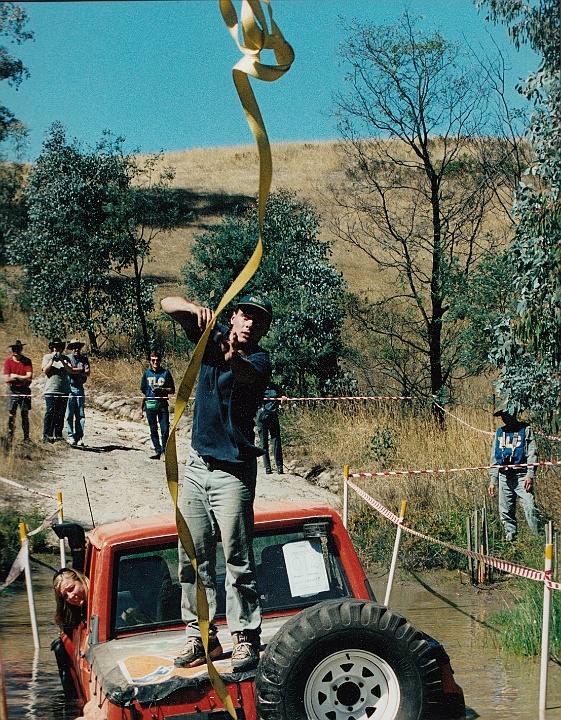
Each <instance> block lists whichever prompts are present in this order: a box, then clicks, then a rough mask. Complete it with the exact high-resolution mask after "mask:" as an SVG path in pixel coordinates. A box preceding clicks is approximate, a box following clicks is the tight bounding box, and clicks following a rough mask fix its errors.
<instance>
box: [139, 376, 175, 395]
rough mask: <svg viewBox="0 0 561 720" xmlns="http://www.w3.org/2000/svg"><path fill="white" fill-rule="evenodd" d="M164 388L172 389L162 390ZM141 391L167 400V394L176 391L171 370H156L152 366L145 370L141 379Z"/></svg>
mask: <svg viewBox="0 0 561 720" xmlns="http://www.w3.org/2000/svg"><path fill="white" fill-rule="evenodd" d="M162 388H170V390H162ZM140 392H141V393H143V394H144V395H146V397H148V398H154V397H157V398H160V399H161V400H165V401H166V402H167V396H168V395H169V394H170V393H171V394H173V393H174V392H175V385H174V384H173V378H172V376H171V373H170V371H169V370H164V369H163V368H162V369H161V370H160V372H154V371H153V370H151V369H150V368H148V369H147V370H145V371H144V375H143V376H142V380H141V381H140Z"/></svg>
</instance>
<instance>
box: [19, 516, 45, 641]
mask: <svg viewBox="0 0 561 720" xmlns="http://www.w3.org/2000/svg"><path fill="white" fill-rule="evenodd" d="M19 536H20V541H21V544H22V546H23V545H26V546H27V552H26V553H25V560H24V563H23V569H24V572H25V584H26V587H27V602H28V603H29V617H30V619H31V631H32V633H33V642H34V644H35V648H36V649H37V648H40V647H41V643H40V642H39V631H38V629H37V615H36V613H35V600H34V598H33V585H32V583H31V565H30V563H29V540H28V539H27V530H26V529H25V523H22V522H20V524H19Z"/></svg>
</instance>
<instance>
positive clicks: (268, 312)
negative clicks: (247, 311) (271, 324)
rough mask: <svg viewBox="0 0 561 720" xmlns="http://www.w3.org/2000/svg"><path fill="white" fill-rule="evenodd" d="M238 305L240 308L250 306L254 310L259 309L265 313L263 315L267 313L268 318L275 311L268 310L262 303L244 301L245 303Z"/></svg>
mask: <svg viewBox="0 0 561 720" xmlns="http://www.w3.org/2000/svg"><path fill="white" fill-rule="evenodd" d="M238 307H239V308H244V307H250V308H253V309H254V310H259V311H260V312H261V313H263V315H266V316H267V317H268V318H272V317H273V313H272V312H270V311H269V310H266V309H265V308H264V307H261V305H254V304H253V303H248V302H244V303H238Z"/></svg>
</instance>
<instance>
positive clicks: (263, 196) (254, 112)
mask: <svg viewBox="0 0 561 720" xmlns="http://www.w3.org/2000/svg"><path fill="white" fill-rule="evenodd" d="M262 3H263V4H264V5H266V7H267V10H268V17H269V24H270V26H271V30H270V31H269V29H268V27H267V21H266V18H265V14H264V12H263V9H262V7H261V2H260V0H243V3H242V11H241V33H242V40H241V41H240V39H239V32H240V26H239V24H238V17H237V14H236V11H235V9H234V6H233V4H232V2H231V0H220V11H221V13H222V17H223V19H224V22H225V23H226V25H227V26H228V29H229V31H230V33H231V35H232V37H233V38H234V40H235V41H236V43H237V45H238V47H239V49H240V50H241V52H242V53H243V55H244V57H243V58H242V59H241V60H240V61H239V62H238V63H237V64H236V65H235V66H234V68H233V70H232V75H233V80H234V84H235V86H236V90H237V92H238V96H239V98H240V102H241V104H242V107H243V109H244V112H245V116H246V119H247V122H248V124H249V127H250V129H251V132H252V133H253V136H254V138H255V141H256V143H257V148H258V151H259V196H258V219H259V239H258V241H257V245H256V247H255V250H254V251H253V254H252V256H251V258H250V259H249V260H248V262H247V264H246V265H245V267H244V268H243V270H242V271H241V272H240V274H239V275H238V276H237V277H236V278H235V280H234V281H233V282H232V284H231V285H230V287H229V288H228V290H226V292H225V293H224V296H223V297H222V299H221V300H220V302H219V304H218V307H217V308H216V310H215V312H214V314H213V322H212V323H209V325H208V326H207V327H206V329H205V331H204V332H203V334H202V336H201V338H200V340H199V342H198V343H197V346H196V347H195V350H194V352H193V356H192V357H191V361H190V363H189V366H188V367H187V370H186V371H185V375H184V377H183V379H182V381H181V384H180V386H179V390H178V392H177V399H176V402H175V411H174V416H173V424H172V428H171V431H170V434H169V439H168V442H167V445H166V475H167V482H168V488H169V491H170V495H171V497H172V499H173V503H174V507H175V516H176V524H177V533H178V536H179V539H180V541H181V544H182V546H183V548H184V550H185V552H186V553H187V555H188V557H189V560H190V562H191V565H192V567H193V569H194V571H195V574H196V584H197V615H198V622H199V629H200V631H201V638H202V641H203V645H204V649H205V654H206V660H207V666H208V674H209V678H210V681H211V683H212V686H213V688H214V689H215V691H216V693H217V694H218V697H219V698H220V699H221V701H222V703H223V704H224V707H225V708H226V710H227V711H228V713H229V714H230V716H231V717H232V718H234V720H235V718H236V717H237V716H236V711H235V709H234V705H233V702H232V699H231V698H230V696H229V694H228V692H227V690H226V688H225V686H224V683H223V682H222V679H221V677H220V675H219V674H218V672H217V671H216V669H215V667H214V665H213V664H212V661H211V659H210V656H209V652H208V633H209V609H208V602H207V597H206V592H205V589H204V585H203V583H202V580H201V579H200V577H199V573H198V565H197V557H196V553H195V547H194V544H193V538H192V536H191V533H190V531H189V528H188V526H187V523H186V522H185V518H184V517H183V515H182V514H181V511H180V510H179V508H178V506H177V497H178V489H179V473H178V467H177V446H176V439H175V431H176V427H177V424H178V422H179V420H180V418H181V416H182V415H183V413H184V411H185V408H186V406H187V403H188V401H189V397H190V396H191V391H192V389H193V386H194V384H195V381H196V379H197V375H198V372H199V368H200V364H201V361H202V358H203V354H204V351H205V347H206V344H207V341H208V338H209V335H210V333H211V331H212V328H213V326H214V322H215V321H216V318H218V316H219V315H220V313H221V312H222V310H223V309H224V308H225V307H226V306H227V305H228V303H229V302H231V300H233V299H234V297H236V295H238V293H239V292H240V291H241V290H242V289H243V288H244V287H245V285H246V284H247V283H248V282H249V280H250V279H251V278H252V277H253V275H254V274H255V272H256V271H257V268H258V267H259V264H260V262H261V257H262V255H263V240H262V234H263V224H264V220H265V207H266V204H267V198H268V196H269V190H270V188H271V180H272V176H273V163H272V157H271V146H270V144H269V139H268V137H267V131H266V130H265V124H264V123H263V118H262V116H261V112H260V110H259V107H258V105H257V101H256V99H255V95H254V93H253V90H252V88H251V84H250V82H249V76H251V77H254V78H257V79H258V80H265V81H268V82H272V81H274V80H277V79H278V78H279V77H281V76H282V75H284V73H285V72H286V71H287V70H288V69H289V68H290V66H291V64H292V62H293V60H294V51H293V50H292V48H291V47H290V45H289V44H288V43H287V42H286V40H285V39H284V37H283V35H282V33H281V31H280V30H279V28H278V26H277V25H276V23H275V22H274V20H273V13H272V9H271V6H270V3H269V0H262ZM263 50H272V51H273V52H274V54H275V60H276V65H266V64H263V63H261V61H260V57H261V52H262V51H263Z"/></svg>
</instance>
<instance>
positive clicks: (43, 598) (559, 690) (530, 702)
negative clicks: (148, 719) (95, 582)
mask: <svg viewBox="0 0 561 720" xmlns="http://www.w3.org/2000/svg"><path fill="white" fill-rule="evenodd" d="M51 577H52V575H51V573H49V571H48V570H45V569H39V570H34V573H33V578H34V594H35V600H36V605H37V617H38V623H39V634H40V639H41V645H42V647H41V649H40V650H39V651H38V652H37V653H35V651H34V648H33V638H32V634H31V628H30V623H29V612H28V608H27V595H26V592H25V587H24V585H23V584H20V583H17V584H16V586H15V588H14V590H13V591H11V593H10V595H9V596H7V597H6V596H3V597H1V598H0V646H1V649H2V657H3V660H4V669H5V673H6V686H7V690H8V717H9V720H73V719H74V718H76V717H78V716H80V712H79V708H78V707H77V706H76V704H74V703H68V702H65V701H64V697H63V695H62V693H61V690H60V684H59V679H58V672H57V670H56V665H55V662H54V655H53V653H52V652H51V650H50V643H51V641H52V640H53V639H54V638H55V637H56V635H57V629H56V627H55V625H54V623H53V621H52V614H53V610H54V602H53V596H52V590H51ZM371 582H372V585H373V587H374V590H375V592H376V595H377V597H378V599H379V600H383V598H384V596H385V583H386V578H385V577H379V578H376V577H374V578H372V579H371ZM12 587H14V586H12ZM500 602H502V600H501V598H500V593H496V592H493V593H489V591H487V590H477V589H475V588H473V587H471V586H470V585H469V584H468V585H466V584H462V583H461V580H460V579H459V578H458V577H455V578H452V579H450V578H448V579H447V580H446V581H443V580H442V578H439V579H438V580H437V581H435V582H433V581H432V580H430V579H426V578H423V577H414V576H412V577H409V578H407V579H406V581H405V582H399V583H396V584H395V585H394V589H393V591H392V597H391V602H390V604H391V606H392V607H394V608H395V609H396V610H398V611H399V612H401V613H402V614H404V615H405V616H406V617H407V618H408V619H409V620H411V622H413V623H414V624H415V625H417V627H419V628H420V629H422V630H424V631H426V632H428V633H429V634H431V635H433V636H434V637H436V638H437V639H438V640H440V641H441V642H442V644H443V645H444V647H445V648H446V650H447V651H448V654H449V655H450V657H451V659H452V665H453V667H454V670H455V673H456V680H457V682H458V683H459V684H460V685H461V686H462V687H463V689H464V693H465V696H466V702H467V705H468V707H469V709H470V711H469V714H468V717H471V718H477V717H479V718H482V719H483V720H507V719H508V720H536V719H537V717H538V690H539V663H538V662H530V661H524V662H521V661H516V660H513V659H512V658H509V657H506V656H504V655H502V654H501V652H500V650H498V649H496V647H495V646H494V644H493V639H494V638H496V631H495V630H494V629H493V628H491V627H490V626H489V624H488V623H487V618H488V617H489V615H490V613H491V612H493V611H494V610H495V609H496V608H497V605H498V604H499V603H500ZM547 707H548V710H547V720H561V668H559V667H558V666H556V665H553V664H551V663H550V676H549V691H548V703H547Z"/></svg>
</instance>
